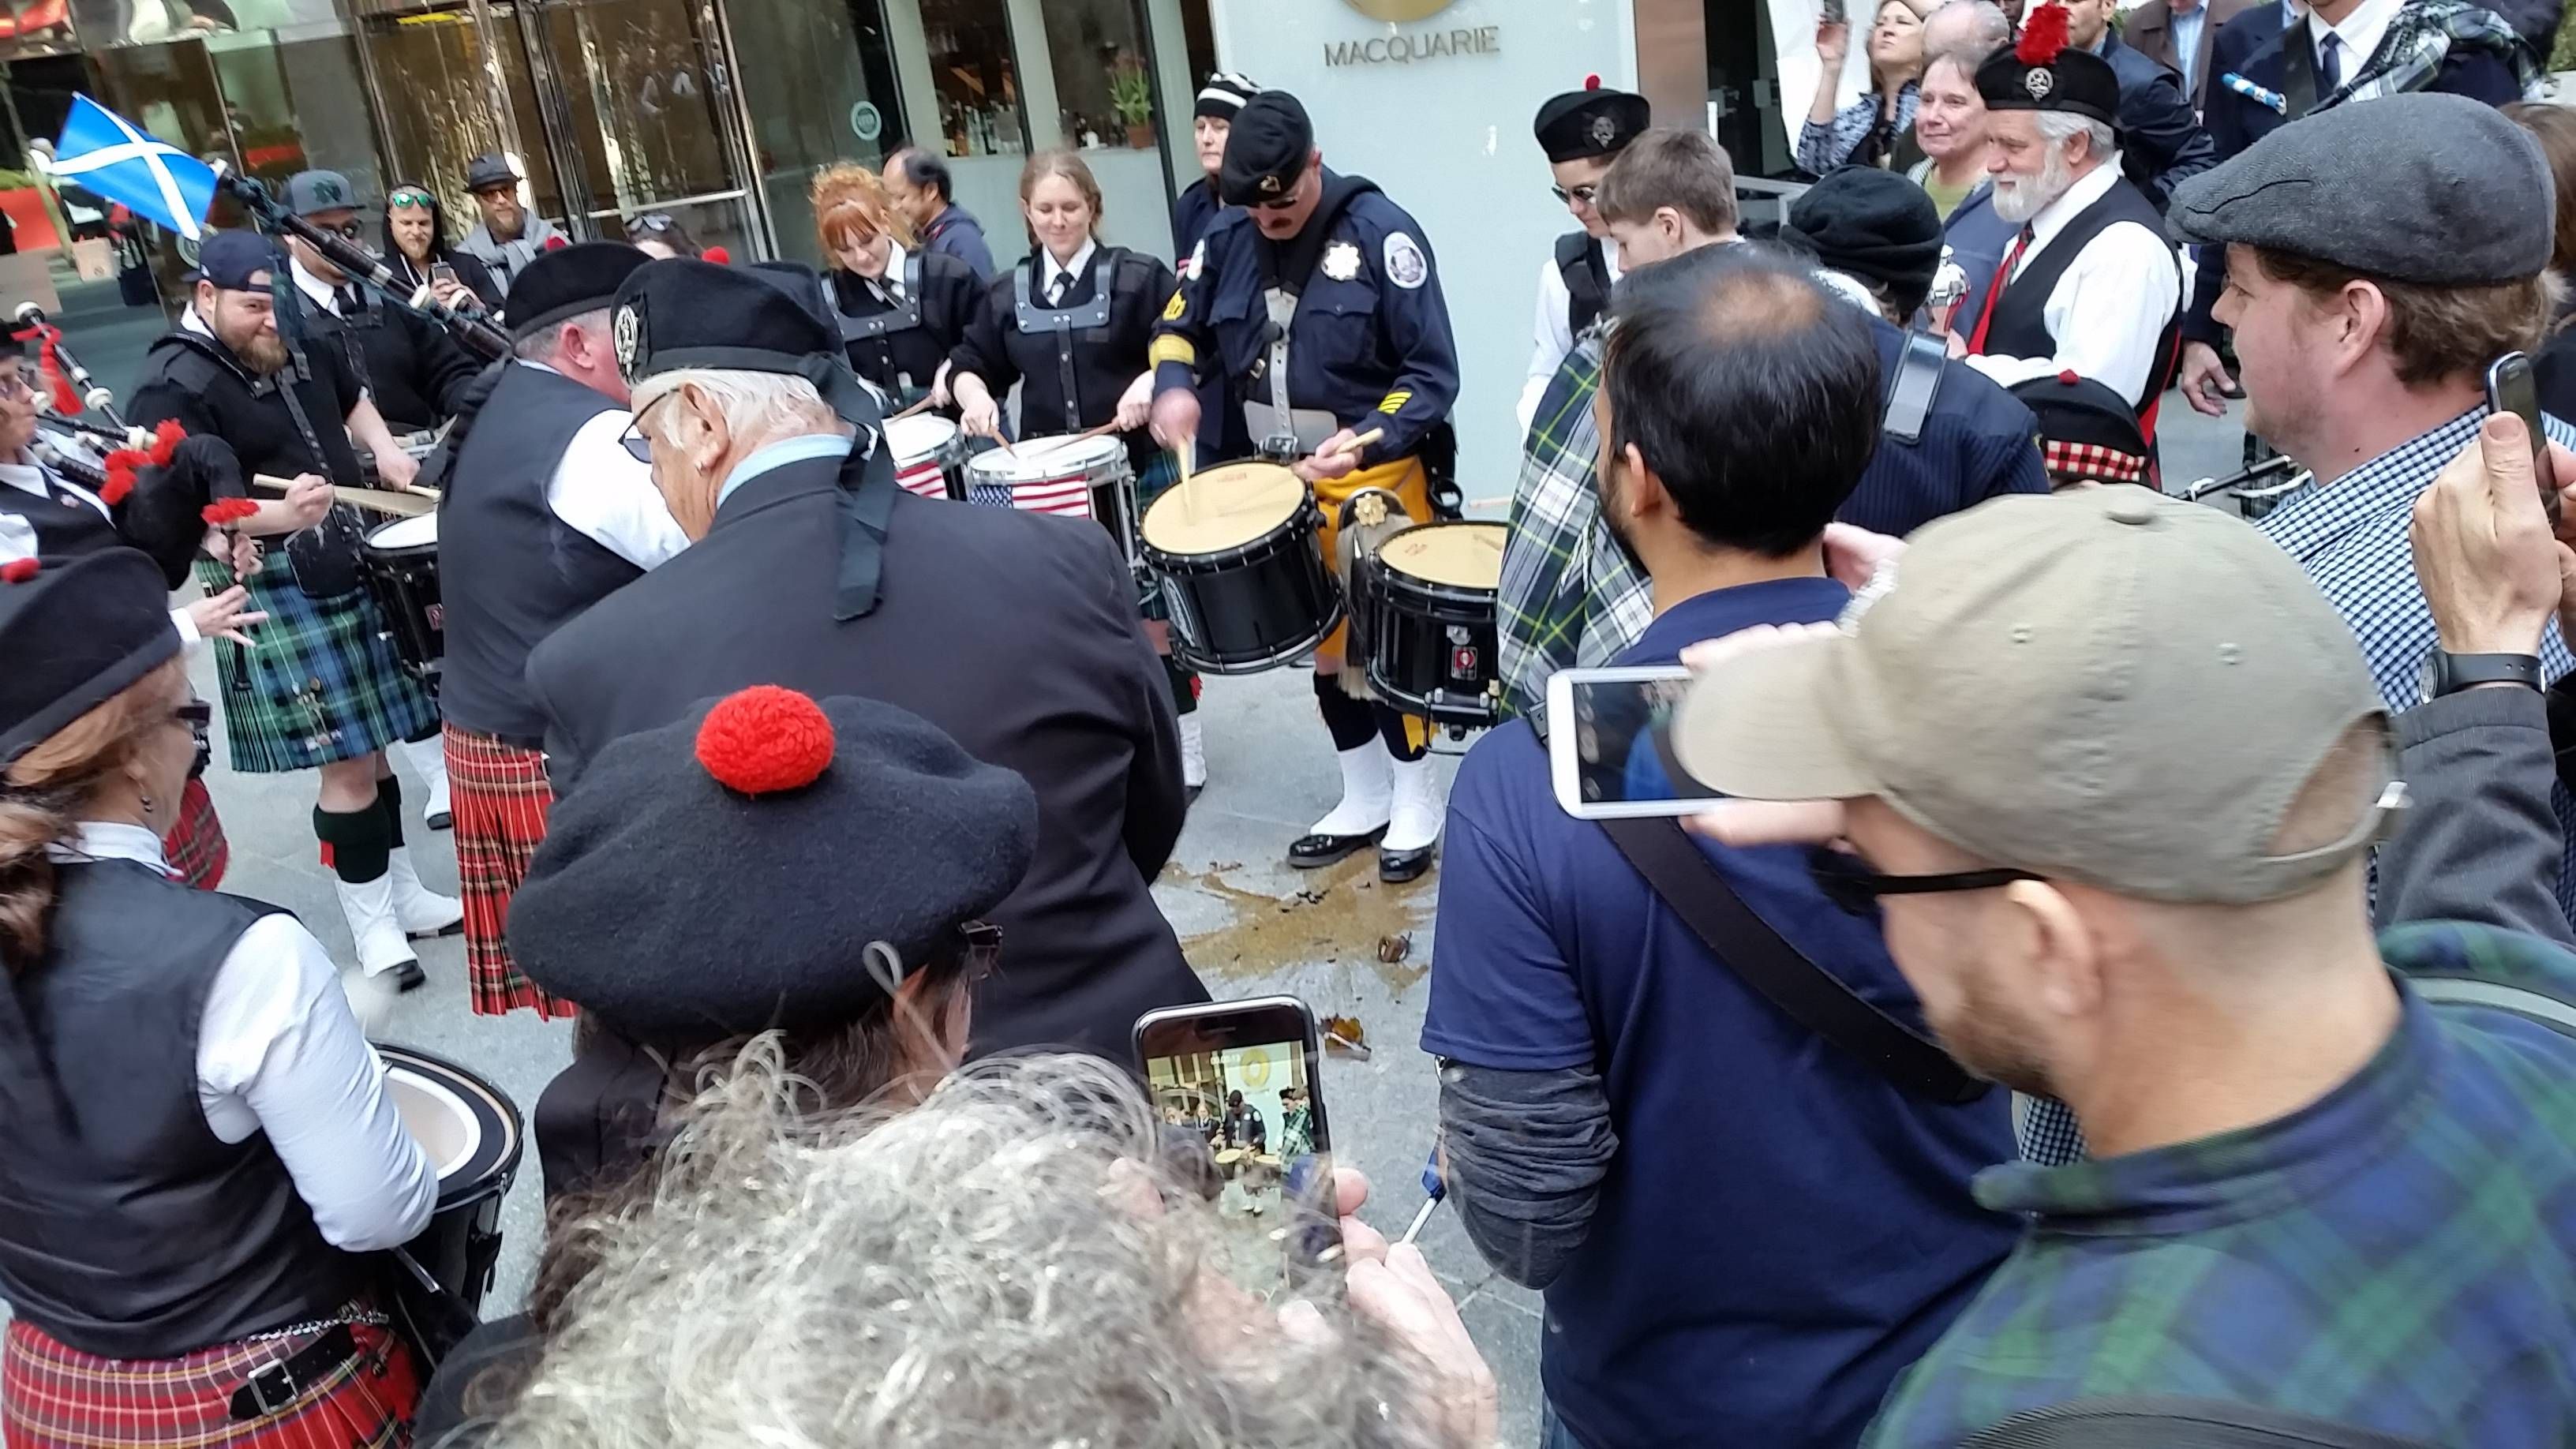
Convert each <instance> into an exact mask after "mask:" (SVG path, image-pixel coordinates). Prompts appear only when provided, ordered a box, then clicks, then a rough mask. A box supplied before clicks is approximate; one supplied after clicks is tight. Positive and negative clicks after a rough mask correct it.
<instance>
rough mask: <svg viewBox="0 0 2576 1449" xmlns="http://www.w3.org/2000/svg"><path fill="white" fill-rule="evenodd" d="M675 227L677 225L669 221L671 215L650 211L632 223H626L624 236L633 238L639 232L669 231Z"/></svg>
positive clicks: (664, 212)
mask: <svg viewBox="0 0 2576 1449" xmlns="http://www.w3.org/2000/svg"><path fill="white" fill-rule="evenodd" d="M677 225H679V223H678V222H675V221H673V220H671V214H670V213H669V212H667V211H650V212H646V213H645V214H644V215H642V216H639V217H637V218H635V219H634V220H633V221H630V222H628V223H626V234H627V235H628V236H634V235H636V234H637V233H639V232H648V231H669V230H670V229H671V228H673V227H675V226H677Z"/></svg>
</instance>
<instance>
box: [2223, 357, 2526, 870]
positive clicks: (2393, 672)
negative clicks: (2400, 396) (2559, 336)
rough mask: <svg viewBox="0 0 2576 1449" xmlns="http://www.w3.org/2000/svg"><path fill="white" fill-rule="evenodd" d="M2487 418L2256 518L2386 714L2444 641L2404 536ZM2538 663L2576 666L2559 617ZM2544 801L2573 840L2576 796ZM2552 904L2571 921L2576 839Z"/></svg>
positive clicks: (2421, 439) (2418, 439) (2457, 424)
mask: <svg viewBox="0 0 2576 1449" xmlns="http://www.w3.org/2000/svg"><path fill="white" fill-rule="evenodd" d="M2486 416H2487V410H2486V408H2485V407H2484V406H2483V405H2481V406H2479V407H2474V408H2471V409H2470V410H2469V411H2467V412H2465V413H2462V414H2460V415H2459V416H2458V417H2456V418H2453V419H2452V420H2451V421H2449V422H2447V423H2444V424H2442V425H2441V426H2440V427H2437V428H2434V429H2432V430H2431V431H2429V432H2425V433H2421V434H2418V435H2417V436H2415V437H2413V438H2410V439H2408V440H2407V441H2406V442H2403V443H2400V444H2398V445H2397V446H2396V447H2394V448H2391V449H2389V450H2388V451H2387V452H2385V453H2382V454H2380V455H2379V456H2378V457H2376V458H2373V459H2371V460H2370V461H2369V462H2367V463H2364V464H2362V465H2361V466H2360V467H2358V468H2355V469H2354V470H2352V471H2351V472H2350V473H2347V474H2345V475H2344V476H2343V477H2341V478H2339V479H2337V480H2335V481H2334V482H2333V483H2330V484H2324V485H2319V484H2315V483H2311V484H2309V485H2308V486H2307V487H2305V488H2301V489H2298V490H2296V491H2295V492H2292V493H2290V494H2288V495H2286V496H2285V497H2284V498H2283V499H2282V500H2281V505H2280V506H2279V507H2278V508H2276V509H2274V510H2273V511H2272V513H2271V514H2270V515H2269V516H2267V517H2265V518H2264V519H2263V521H2262V523H2261V524H2260V525H2259V526H2260V527H2261V528H2262V530H2263V532H2264V533H2266V534H2268V535H2270V537H2271V539H2272V541H2273V542H2274V543H2277V544H2279V545H2280V546H2281V547H2282V548H2284V549H2286V550H2288V552H2289V554H2290V556H2291V557H2292V558H2295V559H2297V560H2298V561H2299V566H2300V567H2301V568H2303V569H2305V570H2307V573H2308V577H2309V578H2311V579H2313V580H2315V581H2316V585H2317V588H2318V590H2319V591H2320V592H2322V593H2323V594H2324V595H2325V596H2326V599H2327V601H2328V602H2330V603H2332V604H2333V605H2334V606H2335V612H2337V613H2339V614H2341V615H2343V617H2344V622H2345V623H2347V624H2349V625H2351V626H2352V632H2353V637H2354V638H2355V639H2356V640H2358V641H2359V642H2360V644H2361V652H2362V654H2363V656H2364V657H2365V658H2366V659H2368V660H2369V662H2370V672H2371V676H2372V677H2373V678H2374V679H2376V680H2377V681H2378V682H2379V693H2380V697H2381V698H2382V699H2384V700H2386V701H2387V702H2388V708H2389V710H2390V712H2391V713H2395V712H2397V711H2400V710H2406V709H2411V708H2413V707H2414V706H2415V705H2417V704H2419V703H2421V702H2422V698H2423V686H2422V683H2421V676H2420V671H2421V670H2422V668H2423V665H2424V656H2425V655H2427V654H2429V653H2431V652H2432V651H2433V649H2434V647H2435V646H2436V645H2438V644H2439V643H2440V642H2441V638H2440V635H2439V633H2438V631H2436V630H2435V629H2434V627H2433V608H2432V606H2431V605H2430V604H2427V603H2426V602H2424V590H2423V587H2422V586H2421V585H2420V584H2418V583H2417V582H2416V579H2415V554H2414V551H2413V549H2412V548H2411V547H2410V546H2409V545H2408V543H2407V537H2406V535H2407V525H2408V523H2409V522H2410V521H2411V520H2412V518H2413V516H2414V510H2415V499H2416V497H2417V496H2418V495H2420V494H2421V493H2422V492H2423V491H2424V489H2425V488H2426V487H2427V486H2428V485H2430V484H2431V483H2432V481H2433V479H2434V476H2435V475H2437V474H2439V473H2440V472H2441V471H2442V466H2443V465H2444V464H2446V463H2448V462H2450V461H2451V460H2452V459H2453V458H2455V457H2457V456H2458V455H2459V452H2460V450H2461V449H2463V448H2465V447H2467V446H2468V445H2469V440H2470V439H2471V438H2474V437H2476V436H2477V432H2478V427H2479V425H2480V424H2481V423H2483V422H2485V421H2486ZM2544 426H2545V427H2546V428H2547V430H2548V432H2549V436H2550V437H2552V438H2553V439H2555V440H2557V441H2558V442H2560V443H2563V444H2566V445H2568V446H2570V447H2576V428H2571V427H2569V426H2568V425H2567V424H2565V423H2562V422H2560V421H2559V420H2558V419H2556V418H2548V419H2545V420H2544ZM2540 666H2541V672H2542V673H2544V674H2546V675H2547V676H2548V677H2549V678H2551V679H2553V680H2555V679H2557V678H2558V677H2559V676H2560V675H2563V674H2566V673H2567V672H2568V671H2570V670H2576V654H2570V653H2569V652H2568V649H2567V644H2566V641H2564V640H2563V639H2561V638H2560V637H2559V635H2558V625H2557V624H2556V623H2555V622H2552V623H2551V624H2550V625H2549V631H2548V633H2547V634H2546V635H2544V636H2543V637H2542V639H2541V642H2540ZM2213 723H2215V721H2213ZM2550 803H2551V804H2552V805H2553V806H2555V807H2556V809H2557V812H2558V824H2559V829H2560V831H2561V833H2562V834H2563V835H2565V836H2566V837H2567V838H2568V839H2569V840H2570V841H2571V842H2576V797H2571V796H2570V795H2569V794H2568V792H2567V790H2566V787H2564V786H2552V787H2551V791H2550ZM2558 904H2559V907H2560V909H2562V910H2566V911H2568V912H2569V915H2570V917H2571V919H2576V846H2571V847H2570V848H2569V849H2568V851H2567V854H2566V856H2565V858H2564V859H2563V860H2562V862H2561V864H2560V868H2559V876H2558Z"/></svg>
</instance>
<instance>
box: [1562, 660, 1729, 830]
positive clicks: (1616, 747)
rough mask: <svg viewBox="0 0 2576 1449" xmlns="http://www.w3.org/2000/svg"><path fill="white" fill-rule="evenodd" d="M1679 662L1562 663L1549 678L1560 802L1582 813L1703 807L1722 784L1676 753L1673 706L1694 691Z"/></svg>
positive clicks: (1608, 815) (1585, 816)
mask: <svg viewBox="0 0 2576 1449" xmlns="http://www.w3.org/2000/svg"><path fill="white" fill-rule="evenodd" d="M1690 686H1691V672H1690V670H1688V669H1687V668H1684V667H1683V666H1681V665H1679V664H1655V665H1643V666H1639V667H1635V668H1628V669H1560V670H1558V671H1557V672H1556V673H1555V674H1553V675H1550V676H1549V677H1548V681H1547V753H1548V765H1549V767H1550V771H1551V773H1552V774H1553V776H1554V777H1555V780H1556V803H1557V804H1559V805H1561V806H1563V807H1565V813H1567V814H1568V815H1571V816H1573V817H1575V818H1576V819H1578V820H1624V819H1629V818H1633V817H1636V816H1644V815H1691V814H1696V813H1697V812H1698V811H1699V810H1700V809H1701V808H1702V807H1703V806H1704V805H1706V804H1707V802H1709V801H1711V800H1714V799H1716V798H1717V792H1716V791H1714V790H1711V789H1710V788H1708V787H1707V786H1706V785H1703V784H1701V783H1700V782H1699V781H1697V780H1694V779H1692V778H1691V777H1690V775H1689V773H1688V772H1687V771H1685V770H1683V769H1682V767H1681V766H1680V765H1679V764H1678V763H1677V762H1676V761H1675V760H1674V757H1673V747H1672V737H1671V736H1672V718H1673V711H1674V710H1676V709H1678V708H1679V707H1680V705H1681V702H1682V696H1683V695H1685V694H1688V693H1689V692H1690Z"/></svg>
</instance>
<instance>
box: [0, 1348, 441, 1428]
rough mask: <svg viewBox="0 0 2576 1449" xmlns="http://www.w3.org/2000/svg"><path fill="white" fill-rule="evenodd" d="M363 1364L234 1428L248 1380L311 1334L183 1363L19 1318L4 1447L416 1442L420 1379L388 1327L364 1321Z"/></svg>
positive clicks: (8, 1375)
mask: <svg viewBox="0 0 2576 1449" xmlns="http://www.w3.org/2000/svg"><path fill="white" fill-rule="evenodd" d="M350 1331H351V1333H352V1334H354V1335H355V1336H356V1338H357V1342H358V1356H357V1357H356V1358H354V1359H351V1360H350V1361H349V1363H348V1364H347V1365H346V1366H344V1367H343V1368H342V1369H341V1370H340V1371H339V1372H338V1373H336V1374H333V1375H331V1376H330V1377H329V1378H327V1379H326V1380H324V1381H323V1382H322V1383H319V1384H316V1385H314V1386H313V1387H311V1388H309V1389H307V1390H305V1392H304V1394H303V1395H302V1396H301V1397H300V1398H298V1399H297V1400H296V1401H295V1402H294V1403H292V1404H289V1405H287V1406H286V1407H285V1408H283V1409H281V1410H279V1411H278V1412H276V1413H274V1414H270V1415H268V1416H267V1417H265V1418H261V1419H253V1420H247V1421H236V1420H235V1419H234V1418H233V1415H232V1397H233V1391H234V1390H235V1389H238V1388H240V1387H241V1384H242V1380H244V1379H246V1378H248V1377H249V1376H250V1375H252V1374H254V1373H256V1372H258V1371H259V1370H260V1369H263V1368H265V1367H267V1366H268V1365H269V1364H271V1363H274V1362H276V1361H277V1360H279V1359H282V1358H285V1357H287V1356H289V1355H290V1354H293V1353H295V1352H296V1351H297V1350H299V1349H301V1348H303V1347H305V1346H306V1345H307V1344H309V1343H311V1342H312V1341H313V1339H314V1337H315V1335H313V1334H297V1335H293V1336H290V1337H286V1338H278V1339H268V1340H264V1341H260V1342H252V1343H236V1344H223V1345H218V1346H217V1347H214V1348H208V1349H201V1350H199V1351H197V1352H195V1353H192V1354H189V1355H187V1356H185V1357H183V1358H171V1359H111V1358H99V1357H97V1356H96V1355H94V1354H86V1353H82V1352H80V1351H79V1350H78V1349H74V1348H68V1347H65V1346H64V1345H63V1344H61V1343H59V1342H57V1341H55V1340H54V1339H53V1338H52V1337H50V1336H49V1335H47V1334H45V1333H44V1332H42V1331H41V1330H39V1329H37V1328H36V1327H35V1326H34V1325H33V1324H30V1323H28V1322H26V1321H25V1320H24V1319H20V1320H16V1321H13V1322H11V1323H10V1325H9V1331H8V1337H7V1340H6V1345H5V1348H0V1435H5V1439H6V1443H7V1446H8V1449H97V1446H100V1445H110V1444H114V1445H152V1444H167V1445H191V1446H204V1449H240V1446H248V1445H274V1446H277V1449H353V1446H362V1449H394V1446H400V1445H406V1444H409V1443H410V1442H411V1418H412V1413H413V1411H414V1410H415V1409H417V1408H418V1407H419V1404H420V1387H421V1385H420V1374H419V1372H418V1370H417V1369H416V1368H415V1367H414V1365H413V1363H412V1356H411V1350H410V1349H409V1348H408V1347H406V1346H404V1344H403V1343H402V1341H401V1340H400V1339H399V1338H397V1337H396V1336H395V1335H394V1333H393V1331H392V1330H391V1329H387V1328H378V1327H374V1326H371V1325H368V1324H358V1325H356V1326H354V1327H353V1328H352V1329H351V1330H350Z"/></svg>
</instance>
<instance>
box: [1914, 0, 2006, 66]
mask: <svg viewBox="0 0 2576 1449" xmlns="http://www.w3.org/2000/svg"><path fill="white" fill-rule="evenodd" d="M2011 40H2012V22H2011V21H2009V20H2007V19H2005V18H2004V12H2003V9H2002V7H2001V6H1998V5H1996V4H1995V3H1994V0H1949V3H1948V4H1946V5H1943V6H1942V7H1941V8H1940V9H1938V10H1935V11H1933V12H1932V15H1931V18H1930V19H1928V20H1925V21H1924V22H1923V53H1924V54H1925V55H1927V56H1932V55H1940V54H1942V53H1944V52H1946V51H1953V50H1955V51H1964V52H1967V53H1970V54H1973V55H1975V56H1977V57H1978V58H1979V59H1980V60H1982V59H1984V58H1985V57H1986V56H1989V55H1992V54H1994V53H1995V52H1996V51H1998V50H2000V49H2002V48H2003V47H2004V46H2005V45H2007V44H2009V43H2010V42H2011ZM1975 69H1976V68H1975V67H1974V66H1970V67H1969V70H1970V72H1971V73H1974V71H1975Z"/></svg>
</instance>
